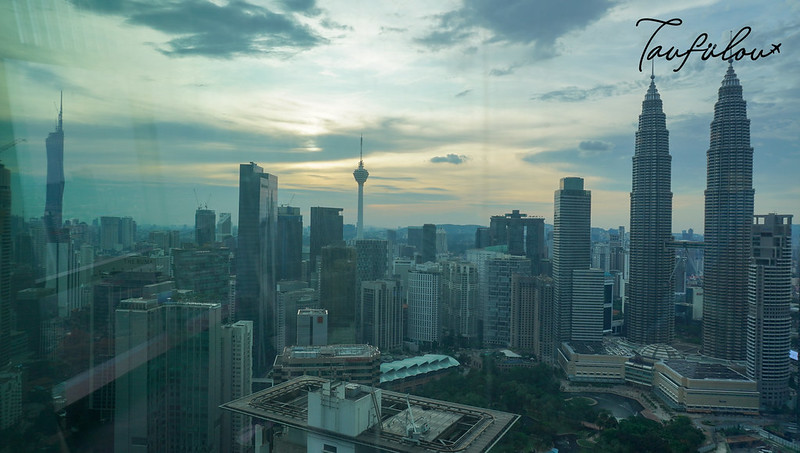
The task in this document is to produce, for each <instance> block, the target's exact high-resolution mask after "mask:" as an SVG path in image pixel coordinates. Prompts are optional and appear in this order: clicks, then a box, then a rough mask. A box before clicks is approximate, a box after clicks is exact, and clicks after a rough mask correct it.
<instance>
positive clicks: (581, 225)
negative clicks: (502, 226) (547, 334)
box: [553, 177, 592, 350]
mask: <svg viewBox="0 0 800 453" xmlns="http://www.w3.org/2000/svg"><path fill="white" fill-rule="evenodd" d="M591 217H592V193H591V191H588V190H584V188H583V178H576V177H567V178H561V184H560V188H559V189H558V190H556V192H555V215H554V217H553V285H554V292H553V299H554V307H553V341H554V343H555V346H554V348H555V350H558V348H559V345H560V344H561V342H563V341H570V340H571V339H572V288H573V285H572V278H573V271H575V270H584V269H589V265H590V263H591V259H592V238H591Z"/></svg>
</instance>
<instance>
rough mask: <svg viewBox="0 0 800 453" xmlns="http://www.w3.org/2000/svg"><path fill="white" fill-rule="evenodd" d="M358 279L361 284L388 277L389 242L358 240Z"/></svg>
mask: <svg viewBox="0 0 800 453" xmlns="http://www.w3.org/2000/svg"><path fill="white" fill-rule="evenodd" d="M355 248H356V262H357V264H356V279H357V280H358V281H359V282H362V281H366V280H378V279H381V278H384V277H385V276H386V271H387V263H386V255H387V252H386V249H387V242H386V241H385V240H382V239H356V241H355Z"/></svg>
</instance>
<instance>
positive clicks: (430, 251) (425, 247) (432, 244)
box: [421, 223, 436, 263]
mask: <svg viewBox="0 0 800 453" xmlns="http://www.w3.org/2000/svg"><path fill="white" fill-rule="evenodd" d="M421 252H422V253H421V255H422V262H423V263H428V262H431V263H435V262H436V225H434V224H432V223H426V224H425V225H422V251H421Z"/></svg>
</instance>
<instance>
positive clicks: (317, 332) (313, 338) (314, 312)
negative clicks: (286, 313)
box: [292, 308, 328, 346]
mask: <svg viewBox="0 0 800 453" xmlns="http://www.w3.org/2000/svg"><path fill="white" fill-rule="evenodd" d="M295 323H297V329H296V331H297V334H296V339H295V341H293V342H292V343H293V345H294V346H325V345H327V344H328V310H325V309H324V308H301V309H299V310H297V311H295Z"/></svg>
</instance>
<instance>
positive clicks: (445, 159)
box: [431, 154, 467, 165]
mask: <svg viewBox="0 0 800 453" xmlns="http://www.w3.org/2000/svg"><path fill="white" fill-rule="evenodd" d="M465 160H467V156H463V155H461V156H459V155H458V154H448V155H446V156H436V157H433V158H431V162H432V163H434V164H442V163H447V164H455V165H458V164H463V163H464V161H465Z"/></svg>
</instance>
